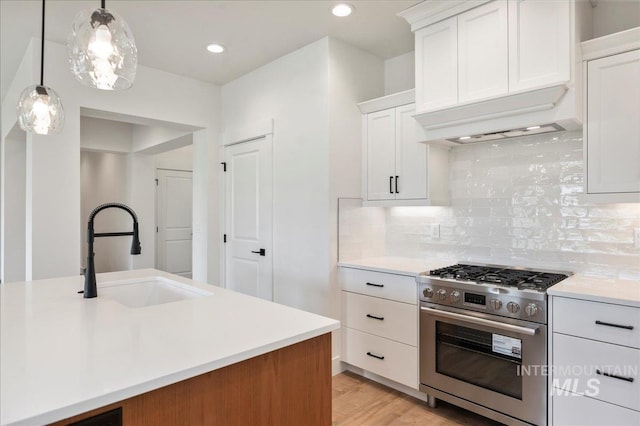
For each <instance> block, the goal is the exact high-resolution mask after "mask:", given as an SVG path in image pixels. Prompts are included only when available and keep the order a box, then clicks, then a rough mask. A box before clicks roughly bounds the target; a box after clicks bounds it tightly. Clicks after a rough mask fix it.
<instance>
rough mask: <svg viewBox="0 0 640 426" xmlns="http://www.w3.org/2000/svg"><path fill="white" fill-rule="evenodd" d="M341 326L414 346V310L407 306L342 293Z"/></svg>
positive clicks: (416, 323) (415, 320) (416, 314)
mask: <svg viewBox="0 0 640 426" xmlns="http://www.w3.org/2000/svg"><path fill="white" fill-rule="evenodd" d="M342 293H343V294H344V300H345V304H344V306H345V310H346V314H345V325H346V326H347V327H349V328H353V329H356V330H360V331H364V332H366V333H370V334H375V335H377V336H380V337H385V338H387V339H390V340H395V341H397V342H401V343H405V344H407V345H411V346H418V307H417V306H416V305H411V304H408V303H402V302H395V301H393V300H387V299H380V298H378V297H371V296H364V295H362V294H357V293H349V292H347V291H343V292H342Z"/></svg>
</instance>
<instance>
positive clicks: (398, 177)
mask: <svg viewBox="0 0 640 426" xmlns="http://www.w3.org/2000/svg"><path fill="white" fill-rule="evenodd" d="M398 180H400V176H396V194H399V193H400V192H399V191H398Z"/></svg>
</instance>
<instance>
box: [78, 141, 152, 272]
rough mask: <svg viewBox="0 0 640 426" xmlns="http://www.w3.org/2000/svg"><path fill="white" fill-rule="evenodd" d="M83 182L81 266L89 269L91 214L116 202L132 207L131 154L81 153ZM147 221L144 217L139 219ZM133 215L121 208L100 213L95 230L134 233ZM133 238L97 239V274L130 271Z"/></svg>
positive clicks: (95, 243)
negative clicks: (89, 226)
mask: <svg viewBox="0 0 640 426" xmlns="http://www.w3.org/2000/svg"><path fill="white" fill-rule="evenodd" d="M80 179H81V182H82V184H81V202H80V208H81V213H80V217H81V219H82V220H81V222H80V229H81V235H82V255H81V264H82V265H83V266H85V267H86V266H87V264H86V261H87V221H88V218H89V214H90V213H91V211H92V210H93V209H94V208H96V207H97V206H99V205H100V204H104V203H108V202H116V203H123V204H127V205H128V204H129V194H128V192H129V190H128V188H129V185H130V184H131V179H130V177H129V154H121V153H111V152H93V151H84V150H83V151H82V152H81V153H80ZM140 220H141V222H144V220H143V218H140ZM132 223H133V222H132V220H131V216H130V215H129V214H128V213H127V212H125V211H123V210H120V209H107V210H103V211H101V212H100V213H99V214H98V215H97V216H96V218H95V222H94V229H95V232H96V233H99V232H121V231H131V230H133V227H132ZM130 248H131V237H110V238H96V239H95V242H94V253H95V257H94V262H95V266H96V272H98V273H100V272H112V271H124V270H128V269H131V259H130V257H131V255H130V254H129V251H130Z"/></svg>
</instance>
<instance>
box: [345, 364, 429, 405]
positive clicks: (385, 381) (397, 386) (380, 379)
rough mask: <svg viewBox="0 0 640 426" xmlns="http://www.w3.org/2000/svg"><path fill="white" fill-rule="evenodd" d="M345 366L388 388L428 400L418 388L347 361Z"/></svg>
mask: <svg viewBox="0 0 640 426" xmlns="http://www.w3.org/2000/svg"><path fill="white" fill-rule="evenodd" d="M342 364H343V366H344V368H345V369H346V370H348V371H350V372H352V373H355V374H357V375H359V376H362V377H366V378H367V379H370V380H373V381H374V382H378V383H380V384H381V385H385V386H386V387H388V388H391V389H395V390H397V391H398V392H402V393H405V394H407V395H409V396H412V397H414V398H416V399H419V400H421V401H424V402H427V394H426V393H422V392H420V391H419V390H417V389H412V388H410V387H409V386H405V385H403V384H401V383H398V382H394V381H393V380H389V379H387V378H386V377H382V376H378V375H377V374H374V373H372V372H370V371H367V370H363V369H362V368H358V367H355V366H353V365H350V364H347V363H345V362H343V363H342Z"/></svg>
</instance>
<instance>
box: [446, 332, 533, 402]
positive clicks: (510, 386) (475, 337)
mask: <svg viewBox="0 0 640 426" xmlns="http://www.w3.org/2000/svg"><path fill="white" fill-rule="evenodd" d="M436 336H437V337H436V371H437V372H438V373H440V374H444V375H447V376H450V377H453V378H455V379H458V380H462V381H465V382H467V383H471V384H474V385H476V386H480V387H483V388H485V389H490V390H492V391H495V392H499V393H501V394H504V395H508V396H510V397H513V398H517V399H519V400H522V376H521V375H519V374H518V371H520V368H519V366H521V365H522V362H521V355H520V353H519V350H517V351H516V350H514V352H516V354H515V355H513V356H510V355H507V354H504V353H500V352H504V351H498V352H496V351H494V350H493V349H494V346H493V345H494V337H493V336H494V335H493V333H489V332H485V331H479V330H475V329H473V328H468V327H462V326H459V325H453V324H448V323H445V322H441V321H436Z"/></svg>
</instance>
